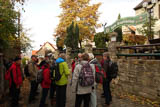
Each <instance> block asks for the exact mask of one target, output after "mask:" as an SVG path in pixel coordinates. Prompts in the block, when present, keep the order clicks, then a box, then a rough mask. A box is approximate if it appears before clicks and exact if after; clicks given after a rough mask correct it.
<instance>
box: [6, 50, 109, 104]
mask: <svg viewBox="0 0 160 107" xmlns="http://www.w3.org/2000/svg"><path fill="white" fill-rule="evenodd" d="M38 62H39V61H38V57H37V56H35V55H32V56H31V61H30V62H29V63H28V64H27V67H26V68H27V70H26V68H25V70H24V72H22V71H21V68H20V66H21V58H20V57H16V58H15V60H14V61H13V62H12V64H11V66H10V67H9V69H8V70H7V71H6V74H5V79H6V80H9V86H10V91H11V97H12V101H11V107H18V105H19V103H18V101H19V95H20V88H21V85H22V82H23V73H24V74H26V78H27V79H28V80H29V81H30V94H29V98H28V104H32V103H35V101H36V95H38V94H39V93H38V91H37V90H38V86H39V84H41V87H42V93H41V100H40V104H39V107H46V106H47V104H45V102H46V99H47V96H48V92H49V91H50V93H49V98H50V100H51V105H54V104H56V107H65V105H66V92H67V84H68V81H69V76H70V70H69V66H68V64H67V63H66V55H65V54H64V53H61V54H60V55H59V56H58V58H57V59H55V58H54V57H53V56H52V58H51V56H49V55H45V58H44V59H43V60H42V61H41V62H39V63H38ZM109 63H110V57H109V54H108V53H107V52H106V53H104V54H103V60H102V61H101V62H99V61H98V60H97V59H96V58H95V57H94V55H93V54H92V53H83V54H82V53H80V54H78V56H77V57H75V59H74V60H73V62H72V70H71V71H72V79H71V84H70V86H71V87H72V88H71V89H72V92H73V93H75V96H76V101H75V107H81V105H82V102H83V105H84V107H97V97H96V88H97V82H96V78H97V75H96V73H97V72H101V71H103V73H102V77H103V82H102V83H103V90H104V93H103V94H102V95H103V96H104V97H105V101H106V104H105V105H106V107H107V106H109V105H110V103H111V102H112V96H111V91H110V82H111V80H112V78H110V76H109V73H108V72H109V70H110V64H109ZM40 70H42V77H43V79H42V81H41V82H37V72H39V71H40ZM58 73H59V74H60V76H59V79H57V78H58V77H57V75H58ZM104 75H105V76H104Z"/></svg>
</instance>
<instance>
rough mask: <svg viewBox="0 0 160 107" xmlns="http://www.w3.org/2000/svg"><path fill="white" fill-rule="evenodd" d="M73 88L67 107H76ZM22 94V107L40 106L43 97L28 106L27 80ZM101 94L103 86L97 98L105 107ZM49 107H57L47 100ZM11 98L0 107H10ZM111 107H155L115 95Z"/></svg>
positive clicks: (69, 87)
mask: <svg viewBox="0 0 160 107" xmlns="http://www.w3.org/2000/svg"><path fill="white" fill-rule="evenodd" d="M71 88H72V87H71V86H70V85H68V87H67V103H66V107H74V104H75V94H73V93H72V92H71ZM22 90H23V91H22V93H21V98H22V99H21V101H20V104H21V106H20V107H38V106H39V102H40V97H41V95H39V96H37V100H36V102H35V103H34V104H31V105H28V104H27V101H28V100H27V99H28V95H29V82H28V81H27V80H25V82H24V85H23V87H22ZM40 90H41V88H40V89H39V91H40ZM40 93H41V92H40ZM101 93H102V89H101V86H99V88H98V89H97V96H98V100H97V103H98V107H105V106H104V98H101ZM46 103H47V104H48V107H55V106H51V105H50V100H49V98H47V102H46ZM8 105H9V98H8V97H7V99H6V100H5V102H3V104H0V107H9V106H8ZM110 107H153V106H151V105H145V104H144V105H142V104H140V103H137V102H132V101H131V100H130V99H128V98H120V97H116V96H114V95H113V102H112V105H111V106H110Z"/></svg>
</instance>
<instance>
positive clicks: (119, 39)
mask: <svg viewBox="0 0 160 107" xmlns="http://www.w3.org/2000/svg"><path fill="white" fill-rule="evenodd" d="M120 19H121V14H120V13H119V15H118V20H120ZM115 32H117V33H118V37H117V41H118V42H121V41H122V27H119V28H117V29H116V30H115Z"/></svg>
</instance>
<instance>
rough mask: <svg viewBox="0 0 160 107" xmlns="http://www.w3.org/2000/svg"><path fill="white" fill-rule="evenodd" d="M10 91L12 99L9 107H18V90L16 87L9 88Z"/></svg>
mask: <svg viewBox="0 0 160 107" xmlns="http://www.w3.org/2000/svg"><path fill="white" fill-rule="evenodd" d="M10 90H11V97H12V101H11V107H18V105H19V103H18V101H19V94H20V89H19V88H18V89H17V88H16V86H11V88H10Z"/></svg>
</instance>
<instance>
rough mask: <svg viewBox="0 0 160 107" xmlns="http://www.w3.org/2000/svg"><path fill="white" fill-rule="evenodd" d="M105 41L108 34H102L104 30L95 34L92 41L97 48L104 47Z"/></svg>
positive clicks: (107, 38)
mask: <svg viewBox="0 0 160 107" xmlns="http://www.w3.org/2000/svg"><path fill="white" fill-rule="evenodd" d="M106 41H109V37H108V34H104V32H99V33H96V34H95V36H94V42H95V45H96V47H97V48H106Z"/></svg>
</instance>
